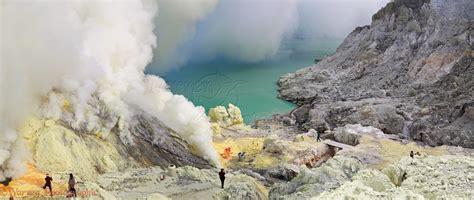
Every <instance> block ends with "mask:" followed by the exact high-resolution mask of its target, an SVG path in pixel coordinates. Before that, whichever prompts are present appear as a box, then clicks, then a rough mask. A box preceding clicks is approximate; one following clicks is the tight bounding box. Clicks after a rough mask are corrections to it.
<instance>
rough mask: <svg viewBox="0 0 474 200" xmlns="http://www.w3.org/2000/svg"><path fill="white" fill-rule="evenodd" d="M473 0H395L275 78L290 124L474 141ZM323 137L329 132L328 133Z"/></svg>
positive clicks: (434, 143) (433, 140) (473, 143)
mask: <svg viewBox="0 0 474 200" xmlns="http://www.w3.org/2000/svg"><path fill="white" fill-rule="evenodd" d="M473 9H474V2H473V1H468V0H456V1H440V0H432V1H429V0H423V1H416V0H395V1H393V2H390V3H388V4H387V5H386V6H385V7H383V8H382V9H380V10H379V11H378V12H377V13H376V14H374V15H373V17H372V23H371V24H370V25H367V26H363V27H358V28H356V29H355V30H354V31H353V32H352V33H350V34H349V35H348V36H347V38H346V39H345V40H344V42H343V43H342V44H341V45H340V46H339V47H338V49H337V51H336V53H335V54H333V55H331V56H329V57H327V58H325V59H323V60H322V61H321V62H319V63H317V64H315V65H313V66H311V67H309V68H305V69H302V70H299V71H297V72H295V73H292V74H287V75H284V76H283V77H281V79H280V80H279V81H278V84H279V93H280V94H279V96H280V98H283V99H286V100H289V101H292V102H295V103H297V104H298V105H300V106H301V107H300V108H298V109H296V110H295V111H294V112H292V113H291V117H293V118H295V120H296V125H297V126H299V127H300V128H302V129H304V130H307V129H309V128H315V129H317V130H318V131H319V132H324V131H326V130H330V129H333V128H336V127H341V126H344V125H346V124H355V123H361V124H362V125H367V126H368V125H370V126H374V127H376V128H379V129H381V130H382V131H383V132H384V133H389V134H396V135H399V136H401V137H402V138H405V139H412V140H416V141H420V142H423V143H425V144H428V145H432V146H437V145H443V144H446V145H455V146H458V145H459V146H463V147H468V148H473V147H474V134H473V130H474V80H473V77H474V67H473V64H472V61H473V55H474V52H473V39H474V32H473V26H474V23H473V19H474V13H473V12H472V10H473ZM328 137H329V136H328Z"/></svg>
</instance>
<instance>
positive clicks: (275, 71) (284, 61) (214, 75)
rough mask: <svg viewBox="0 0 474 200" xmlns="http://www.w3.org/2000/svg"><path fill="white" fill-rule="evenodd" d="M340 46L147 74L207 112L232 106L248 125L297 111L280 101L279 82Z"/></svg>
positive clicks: (151, 69)
mask: <svg viewBox="0 0 474 200" xmlns="http://www.w3.org/2000/svg"><path fill="white" fill-rule="evenodd" d="M295 43H296V42H295ZM338 44H339V41H329V42H327V44H326V45H323V47H322V48H316V50H314V51H309V52H304V53H298V54H296V53H292V55H286V56H282V57H284V58H277V59H272V60H267V61H263V62H259V63H238V62H231V61H228V60H214V61H212V62H206V63H192V62H189V64H186V65H185V66H182V67H180V68H178V69H173V70H171V71H168V72H160V71H159V70H157V69H156V68H154V67H148V68H147V71H146V73H148V74H157V75H159V76H161V77H162V78H164V79H165V80H166V82H167V83H168V85H169V86H170V89H171V91H172V92H173V93H175V94H181V95H184V96H185V97H186V98H188V99H189V100H190V101H192V102H193V103H194V104H195V105H199V106H203V107H204V108H205V109H206V112H208V111H209V109H210V108H213V107H215V106H219V105H224V106H226V107H227V104H229V103H232V104H234V105H236V106H238V107H239V108H240V109H241V111H242V115H243V117H244V120H245V122H246V123H247V124H250V123H251V122H252V121H254V120H256V119H261V118H267V117H270V116H271V115H272V114H275V113H286V112H289V111H290V110H292V109H293V108H295V105H294V104H292V103H290V102H287V101H284V100H281V99H278V98H277V95H278V92H277V84H276V82H277V81H278V79H279V78H280V77H281V76H282V75H284V74H286V73H291V72H295V71H296V70H298V69H301V68H305V67H308V66H310V65H312V64H314V59H315V58H322V57H324V56H325V55H328V54H331V53H333V52H334V51H335V48H336V47H337V45H338ZM293 45H294V44H293Z"/></svg>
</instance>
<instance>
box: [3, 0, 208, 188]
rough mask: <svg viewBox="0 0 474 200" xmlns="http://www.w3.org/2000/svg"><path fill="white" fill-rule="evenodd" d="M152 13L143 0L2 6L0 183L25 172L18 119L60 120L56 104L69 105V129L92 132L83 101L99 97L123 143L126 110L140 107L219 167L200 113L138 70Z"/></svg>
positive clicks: (147, 52)
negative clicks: (117, 125)
mask: <svg viewBox="0 0 474 200" xmlns="http://www.w3.org/2000/svg"><path fill="white" fill-rule="evenodd" d="M156 13H157V6H156V2H153V1H146V0H143V1H140V0H128V1H120V2H109V1H65V2H44V1H9V0H6V1H2V2H1V21H2V30H1V34H2V35H1V38H2V39H1V42H2V43H1V66H0V70H1V71H0V73H1V76H0V83H1V85H0V87H1V94H0V95H1V96H0V97H1V104H0V117H1V118H0V179H3V178H4V177H12V176H17V175H19V174H21V173H22V172H24V161H25V156H24V153H23V151H24V150H23V149H24V146H23V145H21V136H20V134H19V133H17V132H16V131H15V130H16V128H17V126H18V125H19V124H20V122H21V121H22V120H24V118H25V117H26V116H27V115H29V114H32V113H35V114H38V115H42V116H47V117H52V118H58V117H61V115H63V113H61V109H57V108H55V107H58V106H59V105H58V104H59V103H58V102H60V100H62V99H66V100H69V101H70V102H72V109H73V111H72V112H73V119H74V120H75V122H76V123H75V125H77V126H78V127H79V126H81V124H86V125H87V127H88V129H90V130H93V129H96V128H97V127H100V126H101V125H100V124H99V123H97V119H96V118H97V116H95V115H94V113H93V112H89V111H90V109H92V108H91V106H90V105H89V104H88V102H90V101H92V100H93V99H94V98H93V97H96V98H98V99H99V100H100V101H101V102H103V103H104V104H105V106H106V110H107V111H108V112H110V113H112V114H113V115H116V116H119V119H120V120H121V121H120V124H121V128H122V129H121V130H122V132H121V136H124V137H121V138H124V140H126V138H127V137H126V135H127V134H129V133H128V130H127V125H126V123H127V121H129V118H130V117H131V116H133V112H134V111H133V109H132V108H131V107H140V108H143V109H144V110H145V111H148V112H149V114H152V115H154V116H156V117H158V118H159V119H160V120H162V121H163V122H164V123H165V124H166V125H168V126H170V127H171V128H174V129H175V130H176V131H177V132H178V134H180V135H181V136H182V137H183V138H184V139H185V140H187V141H188V142H189V143H190V144H191V145H193V146H194V147H195V148H196V149H197V151H198V153H200V154H201V155H202V156H204V157H206V158H208V160H210V161H211V162H214V163H216V164H217V153H216V152H215V150H214V149H213V147H212V143H211V142H212V140H211V134H212V131H211V129H210V126H209V122H208V121H207V117H206V116H205V113H204V109H203V108H202V107H195V106H194V105H193V104H192V103H191V102H189V101H187V100H186V99H185V98H184V97H183V96H177V95H173V94H172V93H171V92H169V91H168V89H167V86H166V84H165V83H164V81H163V80H162V79H161V78H159V77H156V76H145V75H144V73H143V70H144V69H145V66H146V65H147V64H148V63H149V62H150V61H151V59H152V55H153V48H154V47H155V46H156V38H155V35H154V33H153V29H154V23H153V18H154V17H155V15H156ZM45 97H49V98H48V99H47V101H48V102H47V103H46V104H47V105H44V101H45V99H44V98H45ZM40 105H44V106H40ZM40 107H41V109H40ZM147 108H148V109H147ZM91 113H92V114H91ZM170 113H172V114H170Z"/></svg>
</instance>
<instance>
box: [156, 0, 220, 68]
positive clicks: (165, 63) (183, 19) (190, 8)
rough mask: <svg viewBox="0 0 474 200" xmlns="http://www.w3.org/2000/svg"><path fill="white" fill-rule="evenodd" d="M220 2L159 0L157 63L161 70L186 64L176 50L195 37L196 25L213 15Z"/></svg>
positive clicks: (216, 0) (212, 0) (211, 0)
mask: <svg viewBox="0 0 474 200" xmlns="http://www.w3.org/2000/svg"><path fill="white" fill-rule="evenodd" d="M217 3H218V0H158V5H159V16H158V17H157V18H156V22H155V23H156V26H157V28H156V35H157V36H158V38H157V42H158V44H159V45H158V47H157V48H156V51H155V52H156V53H155V58H154V60H155V62H156V63H157V65H159V66H160V67H161V68H164V67H170V66H173V65H179V64H182V63H183V62H185V61H186V60H185V58H184V57H182V54H180V53H179V52H177V51H176V50H177V49H178V47H180V45H182V44H183V43H184V42H185V41H186V39H189V38H190V37H192V36H193V33H194V31H195V24H196V23H197V22H199V21H200V20H202V19H204V18H205V17H206V16H207V15H208V14H209V13H211V12H212V11H213V10H214V8H215V6H216V5H217Z"/></svg>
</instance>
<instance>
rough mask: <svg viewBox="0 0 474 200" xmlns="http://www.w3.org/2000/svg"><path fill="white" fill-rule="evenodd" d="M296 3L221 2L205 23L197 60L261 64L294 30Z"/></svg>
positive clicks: (285, 0) (287, 0) (281, 0)
mask: <svg viewBox="0 0 474 200" xmlns="http://www.w3.org/2000/svg"><path fill="white" fill-rule="evenodd" d="M297 3H298V2H297V1H296V0H276V1H266V0H259V1H254V0H241V1H234V0H229V1H222V2H221V3H220V4H219V6H218V8H217V9H216V12H215V13H213V15H212V16H210V18H209V20H208V21H207V22H205V24H204V28H203V29H202V30H201V32H200V33H199V35H198V36H197V38H196V40H195V41H197V42H196V43H197V44H198V46H200V47H202V48H200V49H199V52H195V53H197V54H198V56H203V57H213V56H226V57H229V58H232V59H236V60H241V61H249V62H254V61H260V60H264V59H266V58H269V57H271V56H273V55H275V54H276V53H277V51H278V49H279V48H280V44H281V42H282V40H283V38H284V36H286V35H289V34H291V33H292V32H293V31H294V29H295V28H296V26H297V5H298V4H297Z"/></svg>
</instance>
